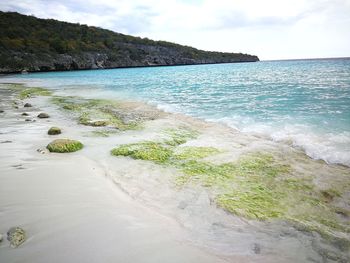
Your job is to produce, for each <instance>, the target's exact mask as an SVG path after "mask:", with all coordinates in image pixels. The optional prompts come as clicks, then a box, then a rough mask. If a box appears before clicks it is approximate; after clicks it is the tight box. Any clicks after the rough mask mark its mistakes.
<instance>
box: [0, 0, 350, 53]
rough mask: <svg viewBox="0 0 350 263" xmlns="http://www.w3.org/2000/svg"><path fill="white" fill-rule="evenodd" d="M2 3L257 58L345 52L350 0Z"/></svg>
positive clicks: (29, 0) (1, 4)
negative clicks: (251, 55) (253, 55)
mask: <svg viewBox="0 0 350 263" xmlns="http://www.w3.org/2000/svg"><path fill="white" fill-rule="evenodd" d="M0 9H1V10H4V11H9V10H11V11H18V12H20V13H25V14H34V15H35V16H38V17H42V18H55V19H58V20H64V21H70V22H79V23H82V24H88V25H95V26H99V27H103V28H108V29H111V30H114V31H117V32H122V33H126V34H133V35H139V36H143V37H149V38H153V39H162V40H168V41H172V42H177V43H180V44H186V45H191V46H194V47H197V48H202V49H206V50H218V51H230V52H245V53H251V54H256V55H259V57H260V58H262V59H278V58H302V57H331V56H350V35H349V34H348V30H349V28H350V18H349V15H348V14H350V0H264V1H261V0H188V1H185V0H167V1H161V0H115V1H113V0H99V1H96V0H84V1H83V0H77V1H69V0H62V1H58V0H51V1H44V0H19V1H6V2H5V1H4V2H0Z"/></svg>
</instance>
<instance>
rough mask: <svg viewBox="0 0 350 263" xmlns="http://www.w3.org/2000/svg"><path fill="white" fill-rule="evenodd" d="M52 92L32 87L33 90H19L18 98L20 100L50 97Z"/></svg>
mask: <svg viewBox="0 0 350 263" xmlns="http://www.w3.org/2000/svg"><path fill="white" fill-rule="evenodd" d="M51 95H52V92H51V91H49V90H48V89H44V88H40V87H33V88H26V89H24V90H21V91H20V93H19V94H18V98H20V99H21V100H23V99H27V98H31V97H34V96H51Z"/></svg>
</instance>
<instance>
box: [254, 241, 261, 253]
mask: <svg viewBox="0 0 350 263" xmlns="http://www.w3.org/2000/svg"><path fill="white" fill-rule="evenodd" d="M253 251H254V253H255V254H260V252H261V247H260V245H259V244H257V243H254V244H253Z"/></svg>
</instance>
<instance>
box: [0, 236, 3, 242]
mask: <svg viewBox="0 0 350 263" xmlns="http://www.w3.org/2000/svg"><path fill="white" fill-rule="evenodd" d="M2 240H3V236H2V234H0V242H1V241H2Z"/></svg>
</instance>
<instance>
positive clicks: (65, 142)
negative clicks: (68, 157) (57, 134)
mask: <svg viewBox="0 0 350 263" xmlns="http://www.w3.org/2000/svg"><path fill="white" fill-rule="evenodd" d="M83 147H84V146H83V144H82V143H81V142H79V141H76V140H69V139H57V140H54V141H52V142H51V143H49V144H48V145H47V146H46V148H47V149H48V150H49V151H50V152H56V153H70V152H76V151H78V150H81V149H82V148H83Z"/></svg>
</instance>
